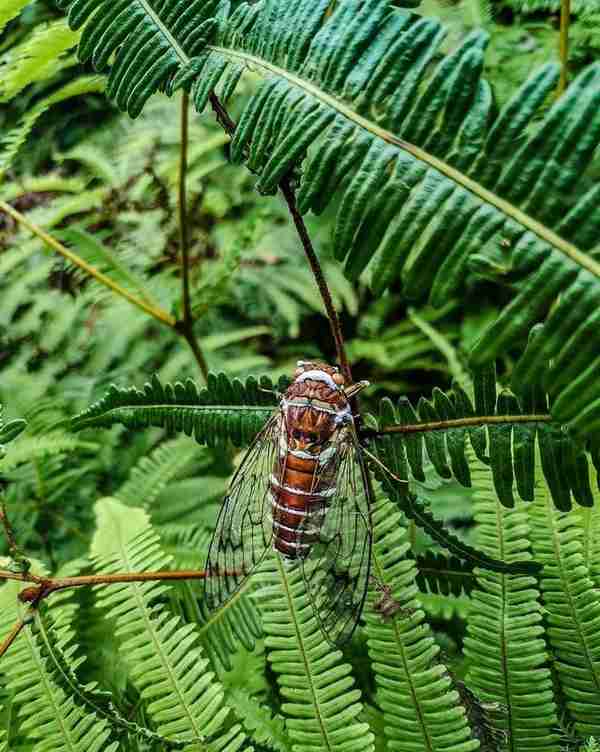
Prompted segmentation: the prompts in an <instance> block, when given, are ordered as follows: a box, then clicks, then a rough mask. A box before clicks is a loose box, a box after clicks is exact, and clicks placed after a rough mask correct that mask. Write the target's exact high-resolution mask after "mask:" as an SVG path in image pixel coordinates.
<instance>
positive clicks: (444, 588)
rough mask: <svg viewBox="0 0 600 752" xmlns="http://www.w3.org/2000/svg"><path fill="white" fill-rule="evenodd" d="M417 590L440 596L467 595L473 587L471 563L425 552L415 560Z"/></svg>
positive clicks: (454, 557) (473, 577)
mask: <svg viewBox="0 0 600 752" xmlns="http://www.w3.org/2000/svg"><path fill="white" fill-rule="evenodd" d="M416 566H417V577H416V582H417V585H418V586H419V590H421V592H423V593H433V594H437V593H439V594H440V595H455V596H459V595H461V594H463V593H464V594H465V595H468V594H469V593H470V592H471V590H472V589H473V588H474V587H475V574H474V572H473V568H474V567H473V562H472V561H469V560H466V561H463V560H461V559H458V558H457V557H456V556H450V557H446V556H444V555H443V554H439V553H435V552H433V551H427V552H426V553H425V554H423V555H421V556H417V558H416Z"/></svg>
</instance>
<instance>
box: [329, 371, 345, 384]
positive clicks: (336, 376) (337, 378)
mask: <svg viewBox="0 0 600 752" xmlns="http://www.w3.org/2000/svg"><path fill="white" fill-rule="evenodd" d="M332 378H333V381H334V383H336V384H337V385H338V386H344V384H345V383H346V380H345V379H344V377H343V376H342V374H341V373H334V374H333V377H332Z"/></svg>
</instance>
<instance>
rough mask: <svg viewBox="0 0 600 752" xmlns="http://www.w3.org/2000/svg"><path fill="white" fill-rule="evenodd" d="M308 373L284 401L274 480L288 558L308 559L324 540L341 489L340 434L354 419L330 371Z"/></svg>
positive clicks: (276, 519) (277, 530) (278, 537)
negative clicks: (327, 519)
mask: <svg viewBox="0 0 600 752" xmlns="http://www.w3.org/2000/svg"><path fill="white" fill-rule="evenodd" d="M302 377H304V378H302ZM302 377H301V378H300V379H297V380H296V381H295V382H294V383H293V384H292V385H291V386H290V388H289V389H288V391H287V392H286V394H285V395H284V398H283V400H282V402H281V410H282V429H281V438H280V452H279V456H278V458H277V460H276V463H275V467H274V469H273V476H272V479H271V503H272V520H273V546H274V548H275V550H277V551H278V552H279V553H280V554H282V555H283V556H285V557H286V558H288V559H298V558H304V557H305V556H306V555H307V554H308V553H309V551H310V548H311V546H312V545H313V544H314V543H315V542H317V541H318V540H319V534H320V531H321V528H322V525H323V522H324V519H325V515H326V514H327V509H328V506H329V503H330V501H331V499H332V498H333V496H334V494H335V491H336V487H335V483H336V470H337V464H338V457H337V446H338V443H339V442H338V441H337V439H338V438H339V436H340V432H342V431H344V430H346V425H347V423H348V422H349V421H351V420H352V417H351V413H350V407H349V404H348V401H347V399H346V398H345V396H344V394H343V392H342V391H341V390H340V389H339V388H338V386H337V384H336V383H334V382H333V380H332V376H331V374H330V373H328V372H327V371H325V370H323V369H322V368H319V369H318V370H310V369H308V370H307V371H306V372H305V373H304V374H302Z"/></svg>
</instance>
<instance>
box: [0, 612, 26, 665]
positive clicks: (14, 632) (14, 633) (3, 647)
mask: <svg viewBox="0 0 600 752" xmlns="http://www.w3.org/2000/svg"><path fill="white" fill-rule="evenodd" d="M26 623H27V622H25V621H23V620H19V621H18V622H17V623H16V624H15V626H14V627H13V628H12V629H11V631H10V634H9V635H8V637H7V638H6V639H5V640H4V642H2V644H0V658H2V656H3V655H4V654H5V653H6V651H7V650H8V649H9V648H10V646H11V645H12V644H13V642H14V641H15V640H16V639H17V637H18V636H19V635H20V634H21V632H22V631H23V628H24V627H25V625H26Z"/></svg>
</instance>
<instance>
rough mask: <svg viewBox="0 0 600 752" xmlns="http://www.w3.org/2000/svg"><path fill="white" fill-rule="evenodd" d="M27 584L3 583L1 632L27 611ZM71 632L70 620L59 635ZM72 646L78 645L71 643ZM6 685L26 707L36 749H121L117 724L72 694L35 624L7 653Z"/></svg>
mask: <svg viewBox="0 0 600 752" xmlns="http://www.w3.org/2000/svg"><path fill="white" fill-rule="evenodd" d="M21 589H22V586H21V585H20V584H19V583H7V584H5V585H3V587H2V588H0V633H1V634H6V633H7V632H8V630H9V629H10V628H11V627H12V626H13V625H14V623H15V622H16V621H17V619H19V618H21V617H22V614H20V613H19V608H18V606H17V604H18V600H17V595H18V592H19V590H21ZM71 636H72V634H71V632H70V629H69V628H68V623H67V624H65V626H64V627H63V630H61V634H60V635H59V639H60V640H61V642H62V643H63V644H64V645H66V644H68V642H70V639H71ZM71 650H72V648H71ZM2 672H3V675H4V679H5V683H4V688H5V689H6V690H7V691H8V692H9V693H10V694H11V695H12V697H13V703H14V704H15V705H16V706H18V707H19V708H20V710H19V717H20V725H19V728H20V733H21V734H23V735H24V736H25V737H26V738H27V739H28V740H30V742H31V743H32V747H31V748H32V750H33V752H50V750H52V751H53V752H90V750H102V752H116V750H118V749H119V744H118V742H116V741H113V742H111V741H110V736H111V729H110V726H109V724H108V722H107V721H106V720H105V719H101V718H99V717H98V716H97V715H96V714H95V713H93V712H90V709H89V708H88V707H83V706H81V705H80V704H78V703H77V702H76V700H75V699H74V698H73V697H72V696H70V695H69V694H67V693H66V692H65V690H64V689H63V687H62V686H61V682H60V676H58V675H57V672H56V671H55V669H54V667H53V664H52V662H51V661H50V660H49V659H48V658H47V657H46V656H45V655H44V651H43V646H42V644H41V641H40V638H39V636H38V634H37V631H36V627H35V624H33V623H31V624H29V625H28V626H27V627H26V628H25V629H24V630H23V631H22V633H21V635H20V636H19V637H18V638H17V640H16V641H15V643H14V644H13V645H12V647H11V648H10V650H9V652H8V653H7V654H6V655H5V656H4V658H3V661H2Z"/></svg>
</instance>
